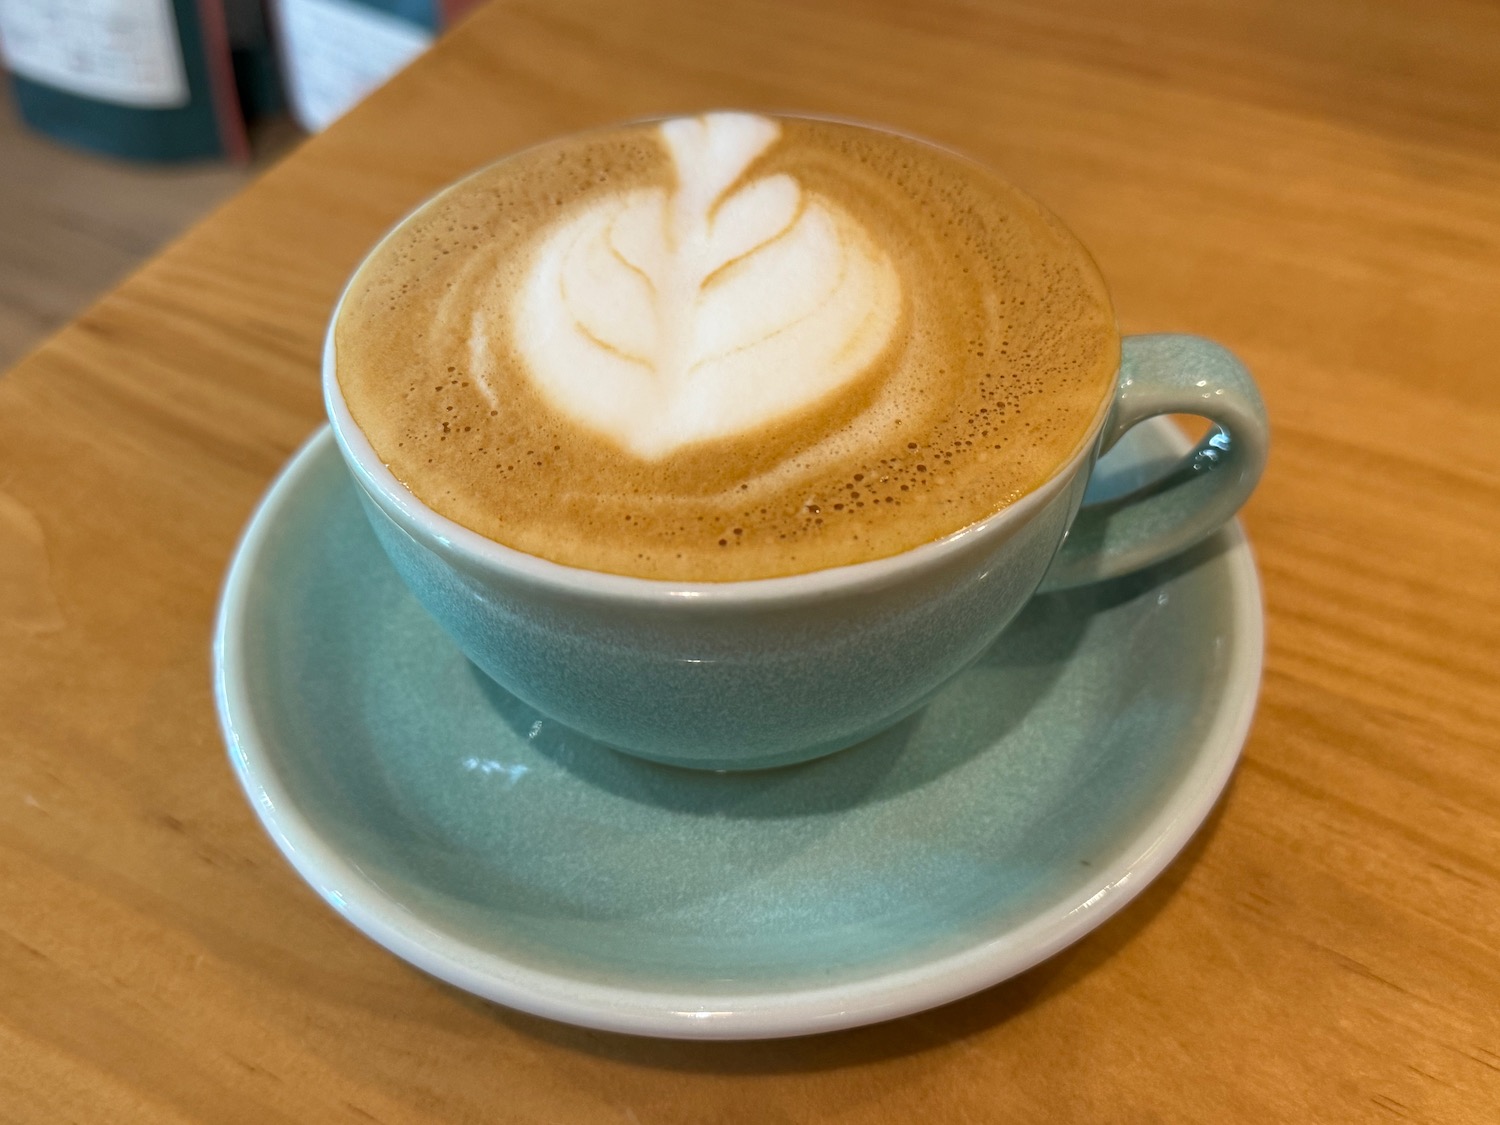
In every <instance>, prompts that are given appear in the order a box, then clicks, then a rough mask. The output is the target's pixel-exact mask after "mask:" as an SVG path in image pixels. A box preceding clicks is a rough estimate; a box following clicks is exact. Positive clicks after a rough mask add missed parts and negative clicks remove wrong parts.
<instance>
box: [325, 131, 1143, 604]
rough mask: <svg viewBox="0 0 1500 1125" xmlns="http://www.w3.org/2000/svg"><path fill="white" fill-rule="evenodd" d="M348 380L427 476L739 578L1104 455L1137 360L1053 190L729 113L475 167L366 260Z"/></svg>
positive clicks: (491, 532)
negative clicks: (1032, 193)
mask: <svg viewBox="0 0 1500 1125" xmlns="http://www.w3.org/2000/svg"><path fill="white" fill-rule="evenodd" d="M334 345H335V354H336V363H337V368H336V370H337V378H338V382H339V386H340V389H341V391H342V393H343V395H344V398H345V401H346V402H347V404H348V407H349V410H350V413H351V415H352V416H353V418H354V420H355V422H356V423H357V424H358V425H359V427H360V429H361V430H362V431H363V432H364V433H365V435H366V436H367V437H368V438H369V440H370V443H371V445H372V446H373V448H374V449H375V451H376V453H377V455H378V456H379V457H380V458H381V459H382V460H383V461H384V462H385V463H386V464H387V465H388V466H389V467H390V469H391V471H392V472H393V473H394V475H395V476H396V477H397V478H398V479H399V480H401V481H402V483H403V484H405V485H406V486H407V487H408V488H409V489H411V490H412V491H413V492H414V493H415V494H416V495H417V496H418V497H419V498H420V499H421V500H423V501H424V502H425V503H426V504H427V505H428V506H430V507H432V508H433V509H435V510H436V511H438V512H440V513H442V514H443V515H445V516H447V517H448V518H450V519H453V520H455V521H456V522H458V523H461V524H463V525H465V526H466V527H469V528H471V529H473V530H474V531H477V532H479V533H480V534H482V535H485V536H487V537H489V538H491V539H494V540H496V541H498V542H500V543H503V544H506V545H508V546H511V547H514V548H517V549H519V550H522V551H525V552H527V553H529V554H533V555H537V556H540V557H542V558H546V559H551V560H553V561H555V562H559V563H564V564H568V565H571V566H578V567H584V568H587V569H592V570H602V571H608V572H612V573H617V574H628V575H636V576H640V577H646V578H665V579H675V580H696V581H724V580H733V579H744V578H761V577H771V576H776V575H786V574H796V573H802V572H805V571H811V570H817V569H821V568H824V567H829V566H839V565H844V564H848V563H856V562H862V561H865V560H868V559H874V558H881V557H884V556H887V555H892V554H896V553H899V552H901V551H904V550H907V549H909V548H911V547H914V546H917V545H919V544H921V543H925V542H930V541H932V540H935V539H939V538H941V537H943V536H944V535H947V534H949V533H951V532H954V531H957V530H959V529H961V528H963V527H965V526H967V525H968V524H970V523H973V522H976V521H978V520H981V519H984V518H985V517H986V516H989V515H991V514H993V513H994V512H996V511H998V510H1000V509H1001V508H1004V507H1005V506H1007V505H1008V504H1010V503H1013V502H1014V501H1015V500H1017V499H1019V498H1020V497H1022V496H1024V495H1025V494H1026V493H1028V492H1030V491H1031V490H1032V489H1034V488H1036V487H1037V486H1038V485H1040V484H1042V483H1043V482H1044V481H1046V480H1047V479H1048V478H1049V477H1050V476H1051V475H1052V474H1053V473H1054V472H1055V471H1056V469H1057V468H1058V467H1059V466H1061V465H1062V464H1063V463H1065V462H1066V461H1067V460H1069V459H1070V458H1071V457H1072V456H1073V455H1074V454H1075V453H1076V452H1078V450H1079V448H1080V446H1081V444H1082V443H1083V442H1084V441H1085V440H1086V439H1087V437H1088V435H1089V433H1090V431H1091V429H1092V427H1093V424H1094V423H1095V421H1097V419H1098V417H1099V415H1100V414H1101V412H1102V410H1103V409H1104V408H1105V406H1106V405H1107V404H1108V402H1109V399H1110V395H1111V389H1112V387H1113V381H1114V372H1115V369H1116V367H1117V366H1118V361H1119V339H1118V335H1117V333H1116V330H1115V327H1114V321H1113V314H1112V312H1111V309H1110V305H1109V299H1108V296H1107V294H1106V292H1105V289H1104V285H1103V283H1102V281H1101V279H1100V277H1099V275H1098V271H1097V270H1096V269H1095V267H1094V266H1093V264H1092V262H1091V261H1090V260H1089V258H1088V256H1087V254H1086V253H1085V252H1084V251H1083V249H1082V248H1081V247H1080V246H1079V245H1078V243H1077V242H1076V241H1075V240H1074V239H1073V238H1072V236H1071V235H1070V234H1068V232H1067V231H1066V230H1064V229H1063V228H1062V226H1061V225H1060V224H1059V223H1057V221H1056V220H1055V219H1053V218H1052V217H1051V216H1050V215H1048V214H1047V213H1046V212H1044V211H1043V210H1042V209H1041V208H1040V207H1038V206H1037V205H1036V204H1035V203H1033V202H1032V201H1031V200H1030V199H1028V198H1027V197H1025V196H1023V195H1021V194H1020V193H1018V192H1017V191H1015V189H1013V188H1011V187H1009V186H1008V185H1007V184H1005V183H1004V182H1003V181H1002V180H1000V179H998V178H997V177H995V176H994V175H993V174H992V173H990V172H988V171H986V170H985V169H984V168H982V167H980V166H979V165H976V164H974V163H973V162H971V161H968V160H966V159H964V158H963V157H960V156H957V155H955V154H953V153H950V152H947V151H946V150H942V149H939V148H935V147H933V146H931V145H928V144H925V143H923V142H920V141H916V140H912V139H909V138H905V137H900V136H897V135H894V134H890V133H885V132H882V131H879V130H873V129H868V128H862V127H859V126H853V125H846V124H840V123H834V122H824V121H815V120H807V119H800V118H771V117H763V116H757V115H750V114H729V113H722V114H709V115H706V116H704V117H699V118H679V119H673V120H669V121H665V122H653V123H646V124H637V125H628V126H622V127H618V128H613V129H606V130H600V131H596V132H592V133H587V134H582V135H579V136H574V137H569V138H565V139H562V140H559V141H554V142H551V143H549V144H545V145H542V146H540V147H538V148H534V149H530V150H527V151H525V152H522V153H520V154H518V155H515V156H512V157H509V158H507V159H505V160H503V161H501V162H499V163H497V164H494V165H492V166H490V167H488V168H485V169H483V170H481V171H480V172H477V173H475V174H474V175H472V176H470V177H469V178H467V179H465V180H462V181H460V182H459V183H457V184H455V185H454V186H453V187H451V188H449V189H448V190H447V191H445V192H444V193H443V194H441V195H439V196H438V197H437V198H436V199H434V200H433V201H432V202H430V203H428V204H427V205H426V206H425V207H423V208H422V209H421V210H420V211H419V212H417V214H416V215H414V216H413V217H412V218H410V219H408V220H407V221H406V222H405V223H404V224H402V226H400V227H399V228H398V229H397V230H396V231H395V232H393V233H392V234H391V235H390V236H389V237H388V238H387V239H386V240H385V241H384V242H383V243H382V244H381V245H380V246H379V247H378V248H377V249H376V250H375V251H374V252H373V253H372V254H371V256H370V257H369V259H368V260H367V261H366V263H365V264H364V265H363V266H362V267H361V269H360V271H359V273H358V274H357V275H356V277H355V279H354V281H353V282H352V283H351V285H350V287H349V290H348V292H347V293H346V295H345V297H344V301H343V305H342V307H341V310H340V312H339V316H338V319H337V322H336V324H335V327H334Z"/></svg>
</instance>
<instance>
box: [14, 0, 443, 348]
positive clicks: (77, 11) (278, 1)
mask: <svg viewBox="0 0 1500 1125" xmlns="http://www.w3.org/2000/svg"><path fill="white" fill-rule="evenodd" d="M471 4H472V0H447V2H445V0H0V59H3V61H4V64H5V69H6V71H7V74H8V81H6V82H0V369H3V368H5V367H8V366H9V365H10V364H11V363H14V362H15V361H16V360H17V359H18V358H20V356H21V354H22V353H23V352H25V351H27V350H28V349H29V348H30V347H32V346H33V345H34V344H36V343H38V342H39V341H40V340H41V338H42V337H43V336H45V335H46V334H47V333H49V332H50V331H51V330H52V329H54V328H56V327H58V326H59V325H61V324H62V323H64V322H65V321H66V320H68V319H69V318H70V317H72V316H74V315H75V314H77V313H78V312H79V310H80V309H81V308H82V307H83V306H84V305H86V304H87V303H88V302H89V301H90V300H92V299H93V298H94V297H95V296H97V295H98V294H100V293H102V292H103V291H104V290H105V289H107V288H108V287H109V286H111V285H113V284H114V283H116V282H117V281H119V280H120V279H121V278H122V277H123V276H124V275H125V274H126V273H128V272H129V271H130V269H131V268H132V267H133V266H135V265H136V264H137V263H139V262H140V261H142V260H144V259H145V258H147V257H148V256H150V255H151V254H152V253H154V252H155V251H156V250H157V249H159V248H160V247H161V246H162V245H163V244H164V243H166V242H167V241H168V240H170V239H171V238H172V237H173V236H174V235H175V234H177V233H178V232H179V231H181V230H183V229H185V228H186V227H187V226H189V225H190V224H191V223H192V222H193V221H195V220H196V219H198V218H200V217H201V216H202V215H203V214H205V213H206V212H207V211H208V210H209V209H211V208H212V207H213V206H214V205H215V204H217V203H218V202H219V201H221V200H223V199H225V198H227V197H228V196H229V195H231V194H232V193H233V192H234V191H235V190H236V189H238V188H239V187H242V186H243V185H244V184H245V183H246V182H248V180H249V179H251V178H252V177H253V174H254V173H255V171H257V170H258V169H260V168H262V167H264V166H265V165H266V164H268V163H269V162H271V161H272V160H274V159H275V158H276V157H278V156H280V155H281V154H282V153H284V152H285V151H286V150H287V149H288V148H290V147H291V146H292V144H293V143H294V142H295V140H296V138H297V136H298V129H297V126H298V125H300V126H301V127H302V128H304V129H306V130H309V131H313V132H316V131H318V130H320V129H322V128H324V127H326V126H327V125H328V124H329V123H331V122H332V121H334V120H336V119H337V118H338V117H341V116H342V115H343V114H344V113H346V112H347V111H348V110H349V109H350V108H352V107H353V106H354V105H355V104H356V103H357V102H358V101H359V100H360V99H361V98H363V97H364V96H365V95H366V94H368V93H369V92H370V91H371V90H373V89H374V88H375V87H376V86H379V85H380V84H381V83H382V82H384V81H385V80H386V79H388V78H389V77H390V76H391V75H393V74H394V73H395V72H396V71H398V70H400V69H401V67H403V66H404V65H406V63H407V62H409V61H410V60H411V59H412V58H414V57H415V56H416V55H417V54H419V53H421V51H423V50H425V49H426V47H427V46H428V45H429V44H430V43H431V42H432V41H433V39H434V38H435V36H436V35H437V34H438V32H439V31H440V30H441V29H443V28H444V27H446V26H448V24H450V23H451V22H452V21H453V20H454V19H455V18H456V17H457V15H458V14H459V13H460V12H461V11H463V10H465V9H467V8H468V7H470V6H471ZM293 122H295V123H296V124H293ZM53 141H61V142H63V145H58V144H55V143H52V142H53ZM64 146H66V147H64ZM95 153H99V154H103V155H104V156H105V157H109V158H114V159H101V158H100V157H99V156H96V155H94V154H95ZM119 158H124V159H119Z"/></svg>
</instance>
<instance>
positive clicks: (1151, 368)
mask: <svg viewBox="0 0 1500 1125" xmlns="http://www.w3.org/2000/svg"><path fill="white" fill-rule="evenodd" d="M1120 351H1121V355H1120V380H1119V383H1118V385H1117V386H1116V389H1115V405H1114V407H1113V409H1112V410H1111V411H1110V415H1109V417H1108V419H1106V420H1105V423H1104V433H1103V435H1102V437H1101V439H1100V446H1099V453H1100V456H1103V454H1104V453H1106V452H1108V451H1109V449H1110V447H1111V446H1113V445H1114V444H1115V442H1117V441H1119V440H1120V438H1122V437H1123V436H1124V435H1125V431H1126V430H1128V429H1130V428H1131V427H1132V426H1134V425H1135V424H1136V423H1138V422H1143V421H1145V420H1146V419H1147V418H1154V417H1156V416H1157V415H1158V414H1198V415H1201V416H1202V417H1205V418H1207V419H1209V420H1210V421H1211V422H1214V423H1215V428H1214V429H1213V430H1212V431H1211V432H1210V433H1209V434H1208V436H1207V437H1206V438H1204V439H1203V441H1202V442H1201V443H1200V444H1199V445H1198V447H1197V448H1196V449H1194V450H1193V451H1192V452H1191V453H1189V454H1187V455H1186V456H1185V457H1184V458H1183V459H1182V461H1181V463H1180V464H1179V465H1178V466H1177V467H1176V468H1175V469H1173V470H1172V471H1171V472H1170V473H1169V474H1168V475H1167V476H1166V477H1164V478H1163V479H1161V480H1160V481H1157V482H1156V483H1154V484H1151V485H1149V486H1147V487H1146V488H1143V489H1140V490H1138V491H1136V492H1133V493H1131V494H1130V495H1128V496H1122V497H1120V498H1119V499H1117V500H1110V501H1106V502H1103V503H1099V504H1088V505H1085V506H1084V507H1083V508H1081V509H1079V512H1078V515H1077V517H1076V518H1075V519H1074V520H1073V525H1072V527H1071V528H1069V530H1068V535H1067V538H1066V539H1065V540H1064V542H1063V545H1062V548H1061V549H1060V550H1059V551H1058V553H1057V557H1056V558H1054V559H1053V561H1052V567H1051V569H1050V570H1048V571H1047V576H1046V577H1045V578H1044V579H1043V580H1042V589H1044V590H1056V589H1064V588H1067V587H1070V586H1082V585H1084V584H1085V583H1088V582H1097V581H1099V580H1101V579H1105V578H1113V577H1115V576H1117V575H1121V574H1127V573H1129V572H1130V571H1133V570H1139V569H1140V568H1141V567H1145V566H1150V565H1151V564H1152V563H1155V562H1160V561H1161V560H1162V559H1165V558H1168V557H1169V556H1171V555H1175V554H1176V553H1178V552H1179V551H1182V550H1185V549H1186V548H1188V547H1191V546H1192V545H1193V544H1195V543H1197V542H1199V541H1200V540H1202V539H1205V538H1207V537H1208V536H1209V535H1211V534H1212V533H1213V532H1214V531H1216V530H1217V529H1218V528H1219V527H1220V526H1221V525H1223V524H1224V523H1225V522H1227V521H1228V520H1229V519H1230V518H1231V517H1232V516H1233V515H1234V513H1235V512H1237V511H1238V510H1239V507H1240V505H1241V504H1243V503H1244V502H1245V500H1246V499H1247V498H1248V497H1249V495H1250V492H1251V490H1252V489H1254V488H1255V484H1256V481H1258V480H1259V479H1260V474H1261V470H1262V469H1264V468H1265V464H1266V450H1267V446H1268V439H1269V437H1270V425H1269V423H1268V422H1267V420H1266V408H1265V404H1264V403H1263V402H1262V401H1261V397H1260V392H1259V391H1258V390H1257V389H1256V386H1255V382H1254V380H1252V379H1251V378H1250V373H1249V372H1248V371H1246V370H1245V368H1244V366H1243V365H1242V364H1241V363H1240V361H1239V360H1237V359H1235V358H1234V356H1233V355H1231V354H1230V352H1229V351H1228V349H1226V348H1224V347H1221V346H1220V345H1218V344H1216V343H1214V342H1213V341H1212V340H1205V339H1203V338H1202V337H1201V336H1183V335H1175V334H1167V333H1162V334H1158V335H1150V336H1127V337H1126V338H1125V339H1124V340H1122V341H1121V347H1120Z"/></svg>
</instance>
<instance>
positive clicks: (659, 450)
mask: <svg viewBox="0 0 1500 1125" xmlns="http://www.w3.org/2000/svg"><path fill="white" fill-rule="evenodd" d="M659 133H660V139H661V142H662V144H663V145H664V147H665V148H666V150H667V152H668V153H669V154H670V157H671V161H672V167H673V170H674V172H675V174H676V184H675V187H674V188H673V189H671V190H668V189H666V188H641V189H635V190H631V191H625V192H620V193H618V194H612V195H608V196H604V197H603V198H595V199H592V200H590V201H589V203H588V205H586V206H584V207H581V208H577V209H575V210H574V211H572V212H571V213H569V214H567V215H566V216H565V217H564V218H563V220H562V221H560V222H559V223H558V224H557V225H556V228H555V229H554V230H552V231H550V232H549V233H547V234H546V235H545V236H544V237H543V239H542V241H541V244H540V247H539V248H538V250H537V251H536V253H535V257H534V259H533V261H532V262H531V265H530V269H529V271H528V273H527V275H526V276H525V278H524V280H523V282H522V283H521V285H520V286H519V287H518V288H517V290H516V293H515V297H514V303H513V312H512V321H513V324H514V331H513V339H514V343H515V346H516V349H517V351H518V352H519V353H520V356H521V358H522V360H523V362H524V365H525V370H526V373H527V374H528V375H529V376H530V378H531V380H532V381H533V382H534V384H535V385H536V387H537V389H538V390H539V391H540V392H541V393H542V395H543V397H544V398H545V399H546V400H547V401H548V402H549V403H550V404H551V405H552V407H553V408H555V409H556V410H558V411H560V412H561V413H563V414H565V415H567V416H568V417H570V418H572V419H574V420H575V421H576V422H578V423H580V424H582V425H585V426H588V427H590V428H592V429H593V430H595V431H597V432H598V433H600V434H602V435H605V436H607V437H608V438H610V439H611V440H613V441H614V442H616V443H618V444H619V445H620V446H621V447H623V448H624V449H626V450H628V451H629V452H631V453H633V454H634V455H636V456H638V457H642V458H646V459H660V458H663V457H666V456H668V455H670V454H671V453H673V452H674V451H676V450H678V449H679V448H681V447H683V446H686V445H691V444H693V443H697V442H704V441H710V440H714V439H719V438H725V437H730V436H732V435H736V434H742V433H745V432H747V431H753V430H755V429H756V428H758V427H762V426H765V425H767V424H770V423H774V422H775V421H777V420H778V419H780V418H783V417H786V416H788V415H793V414H796V413H797V412H799V411H801V410H803V409H804V408H806V407H809V406H811V405H812V404H815V403H817V402H818V401H819V400H821V399H823V398H825V397H826V396H829V395H831V394H833V393H835V392H837V391H838V390H839V389H840V388H841V387H843V386H844V385H846V384H847V383H849V382H850V381H851V380H854V379H856V378H858V377H859V376H860V375H861V374H862V373H864V372H865V371H866V370H867V369H868V368H869V366H870V365H871V364H872V363H873V362H874V361H875V360H876V359H877V358H878V357H879V356H880V354H881V352H882V351H883V350H884V349H885V348H886V346H887V345H888V343H889V342H890V340H891V337H892V334H893V330H894V329H895V327H896V325H897V324H898V323H899V320H900V315H901V285H900V280H899V278H898V276H897V273H896V270H895V268H894V267H893V266H892V264H891V261H890V258H889V257H888V256H887V255H886V253H885V252H884V251H883V250H882V249H881V247H880V246H879V245H878V244H877V243H876V241H875V239H874V238H873V237H872V236H871V234H870V232H869V231H867V230H866V229H865V228H864V226H863V224H862V223H861V222H860V221H859V220H857V219H856V218H855V217H854V216H852V215H850V214H849V213H848V212H846V211H845V210H844V209H842V208H841V207H839V206H838V204H837V203H835V202H833V201H831V200H828V199H823V198H820V197H818V196H817V195H815V194H813V193H810V192H808V191H807V190H805V189H804V188H803V187H802V186H801V185H800V184H799V183H798V181H797V179H796V178H795V177H794V176H791V175H787V174H785V173H782V174H778V175H770V176H765V177H762V178H759V179H751V180H748V181H747V180H745V179H744V177H745V174H746V171H747V170H748V169H749V167H750V166H751V164H752V163H753V162H754V161H755V160H756V158H757V157H759V156H760V155H761V154H762V153H763V152H765V150H766V149H767V148H769V147H770V146H771V145H772V144H774V143H775V141H776V140H777V138H778V137H779V136H780V133H781V128H780V126H779V125H778V124H777V123H776V122H775V121H772V120H770V119H769V118H765V117H758V116H754V115H752V114H742V113H714V114H708V115H705V116H703V117H698V118H692V119H686V118H679V119H675V120H671V121H667V122H664V123H663V124H662V125H660V126H659ZM489 347H490V345H489V333H488V331H487V328H486V326H485V325H484V323H483V322H482V321H478V320H476V323H475V324H474V325H473V328H472V330H471V335H470V351H471V357H472V360H473V365H474V368H475V370H476V372H479V373H481V377H482V373H483V372H485V371H486V370H488V369H489V364H488V362H487V356H488V352H489Z"/></svg>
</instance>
